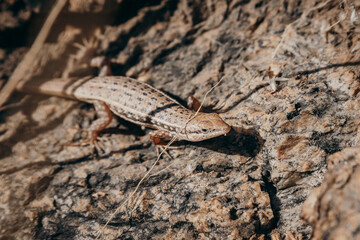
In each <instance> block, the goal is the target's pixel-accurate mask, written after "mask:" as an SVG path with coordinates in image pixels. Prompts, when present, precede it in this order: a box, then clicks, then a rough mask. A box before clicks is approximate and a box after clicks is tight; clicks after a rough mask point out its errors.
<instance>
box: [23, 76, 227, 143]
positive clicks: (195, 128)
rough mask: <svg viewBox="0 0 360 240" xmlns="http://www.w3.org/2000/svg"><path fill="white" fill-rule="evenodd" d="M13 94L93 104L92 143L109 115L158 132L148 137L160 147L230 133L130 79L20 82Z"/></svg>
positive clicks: (216, 119)
mask: <svg viewBox="0 0 360 240" xmlns="http://www.w3.org/2000/svg"><path fill="white" fill-rule="evenodd" d="M16 90H18V91H21V92H27V93H40V94H46V95H53V96H59V97H65V98H70V99H73V100H79V101H83V102H88V103H91V104H93V105H94V107H95V110H96V113H97V117H98V118H97V120H95V121H94V122H93V123H92V125H91V126H90V127H89V128H88V129H87V130H88V132H89V133H90V137H89V140H91V141H92V143H94V142H95V141H96V139H97V137H98V134H99V132H101V131H102V130H104V129H105V128H106V127H107V126H108V125H109V124H110V123H111V120H112V117H113V115H112V113H113V114H115V115H117V116H119V117H121V118H123V119H125V120H127V121H130V122H133V123H135V124H138V125H140V126H142V127H148V128H152V129H157V130H155V131H153V132H150V134H149V135H150V139H151V141H152V142H153V143H154V144H155V145H157V144H161V139H164V138H170V137H175V136H176V138H177V140H186V141H190V142H198V141H203V140H206V139H210V138H214V137H217V136H220V135H226V134H227V133H228V132H229V131H230V129H231V127H230V126H229V125H228V124H227V123H225V122H224V121H223V119H222V118H221V117H220V116H219V115H218V114H216V113H204V112H198V113H197V114H195V113H196V112H195V111H194V110H192V109H187V108H185V107H184V106H182V105H181V104H180V103H179V102H177V101H176V100H174V99H173V98H171V97H169V96H168V95H166V94H165V93H164V92H162V91H160V90H158V89H156V88H154V87H152V86H151V85H149V84H146V83H143V82H140V81H138V80H135V79H133V78H129V77H123V76H99V77H93V78H91V77H86V78H82V79H78V80H75V81H71V80H70V79H69V80H68V81H65V80H63V79H53V80H50V81H45V82H42V81H40V80H32V81H30V82H20V83H19V84H18V85H17V87H16ZM193 100H195V99H193ZM194 105H195V104H194Z"/></svg>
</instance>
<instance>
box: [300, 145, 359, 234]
mask: <svg viewBox="0 0 360 240" xmlns="http://www.w3.org/2000/svg"><path fill="white" fill-rule="evenodd" d="M328 168H329V171H328V172H327V173H326V175H325V178H324V181H323V183H322V184H321V186H320V187H318V188H316V189H315V190H314V191H313V192H312V193H311V194H310V196H309V198H308V199H307V200H306V201H305V203H304V206H303V210H302V217H303V218H304V219H306V220H307V221H308V222H309V223H311V225H312V226H313V229H314V232H313V239H359V238H360V232H359V229H360V148H359V147H356V148H345V149H344V150H343V151H341V152H338V153H335V154H333V155H331V156H329V158H328Z"/></svg>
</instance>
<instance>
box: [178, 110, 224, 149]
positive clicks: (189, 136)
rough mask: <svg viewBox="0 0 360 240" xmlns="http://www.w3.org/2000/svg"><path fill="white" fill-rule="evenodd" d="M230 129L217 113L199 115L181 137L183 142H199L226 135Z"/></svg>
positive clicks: (189, 123)
mask: <svg viewBox="0 0 360 240" xmlns="http://www.w3.org/2000/svg"><path fill="white" fill-rule="evenodd" d="M230 129H231V127H230V126H229V125H228V124H226V123H225V122H224V120H222V119H221V118H220V116H219V115H217V114H216V113H199V114H198V115H196V116H195V117H194V118H193V119H191V120H190V121H189V122H188V123H187V124H186V126H185V128H184V129H183V131H181V132H180V134H179V135H180V138H182V139H183V140H187V141H191V142H198V141H203V140H206V139H209V138H213V137H217V136H220V135H226V134H227V133H228V132H229V131H230Z"/></svg>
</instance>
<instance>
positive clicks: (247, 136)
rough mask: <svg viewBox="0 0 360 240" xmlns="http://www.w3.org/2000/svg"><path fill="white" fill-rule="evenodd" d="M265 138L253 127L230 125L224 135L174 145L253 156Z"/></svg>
mask: <svg viewBox="0 0 360 240" xmlns="http://www.w3.org/2000/svg"><path fill="white" fill-rule="evenodd" d="M264 143H265V140H264V139H263V138H262V137H261V136H260V134H259V133H258V132H257V131H256V130H254V129H244V128H238V127H232V128H231V130H230V132H229V133H228V134H226V136H219V137H216V138H212V139H208V140H205V141H201V142H185V141H180V142H177V143H175V144H174V145H193V146H197V147H202V148H206V149H209V150H212V151H214V152H219V153H224V154H227V155H240V156H245V157H255V156H256V155H257V154H258V153H259V152H260V151H261V149H262V148H263V146H264Z"/></svg>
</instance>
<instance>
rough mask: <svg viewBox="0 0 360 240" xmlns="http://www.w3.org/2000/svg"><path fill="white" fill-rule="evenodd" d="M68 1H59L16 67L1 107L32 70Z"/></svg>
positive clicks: (1, 101) (4, 89)
mask: <svg viewBox="0 0 360 240" xmlns="http://www.w3.org/2000/svg"><path fill="white" fill-rule="evenodd" d="M65 3H66V0H57V2H56V3H55V5H54V7H53V9H52V10H51V12H50V14H49V16H48V17H47V19H46V21H45V23H44V26H43V27H42V28H41V30H40V32H39V34H38V35H37V37H36V39H35V41H34V43H33V45H32V46H31V48H30V50H29V51H28V52H27V53H26V54H25V57H24V58H23V60H22V61H21V62H20V63H19V65H18V66H17V67H16V69H15V71H14V72H13V74H12V75H11V77H10V79H9V81H8V82H7V84H6V85H5V86H4V88H3V89H2V90H1V92H0V107H1V106H2V105H3V104H4V103H5V102H6V101H7V100H8V98H9V97H10V95H11V94H12V93H13V91H14V90H15V88H16V86H17V84H18V83H19V82H20V81H21V80H23V78H24V76H25V75H26V73H27V72H28V71H29V70H30V69H31V67H32V63H33V62H34V60H35V59H36V57H37V56H38V52H39V51H40V50H41V48H42V46H43V45H44V42H45V40H46V38H47V36H48V35H49V32H50V30H51V27H52V25H53V24H54V22H55V20H56V19H57V17H58V15H59V14H60V12H61V10H62V9H63V7H64V6H65Z"/></svg>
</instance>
